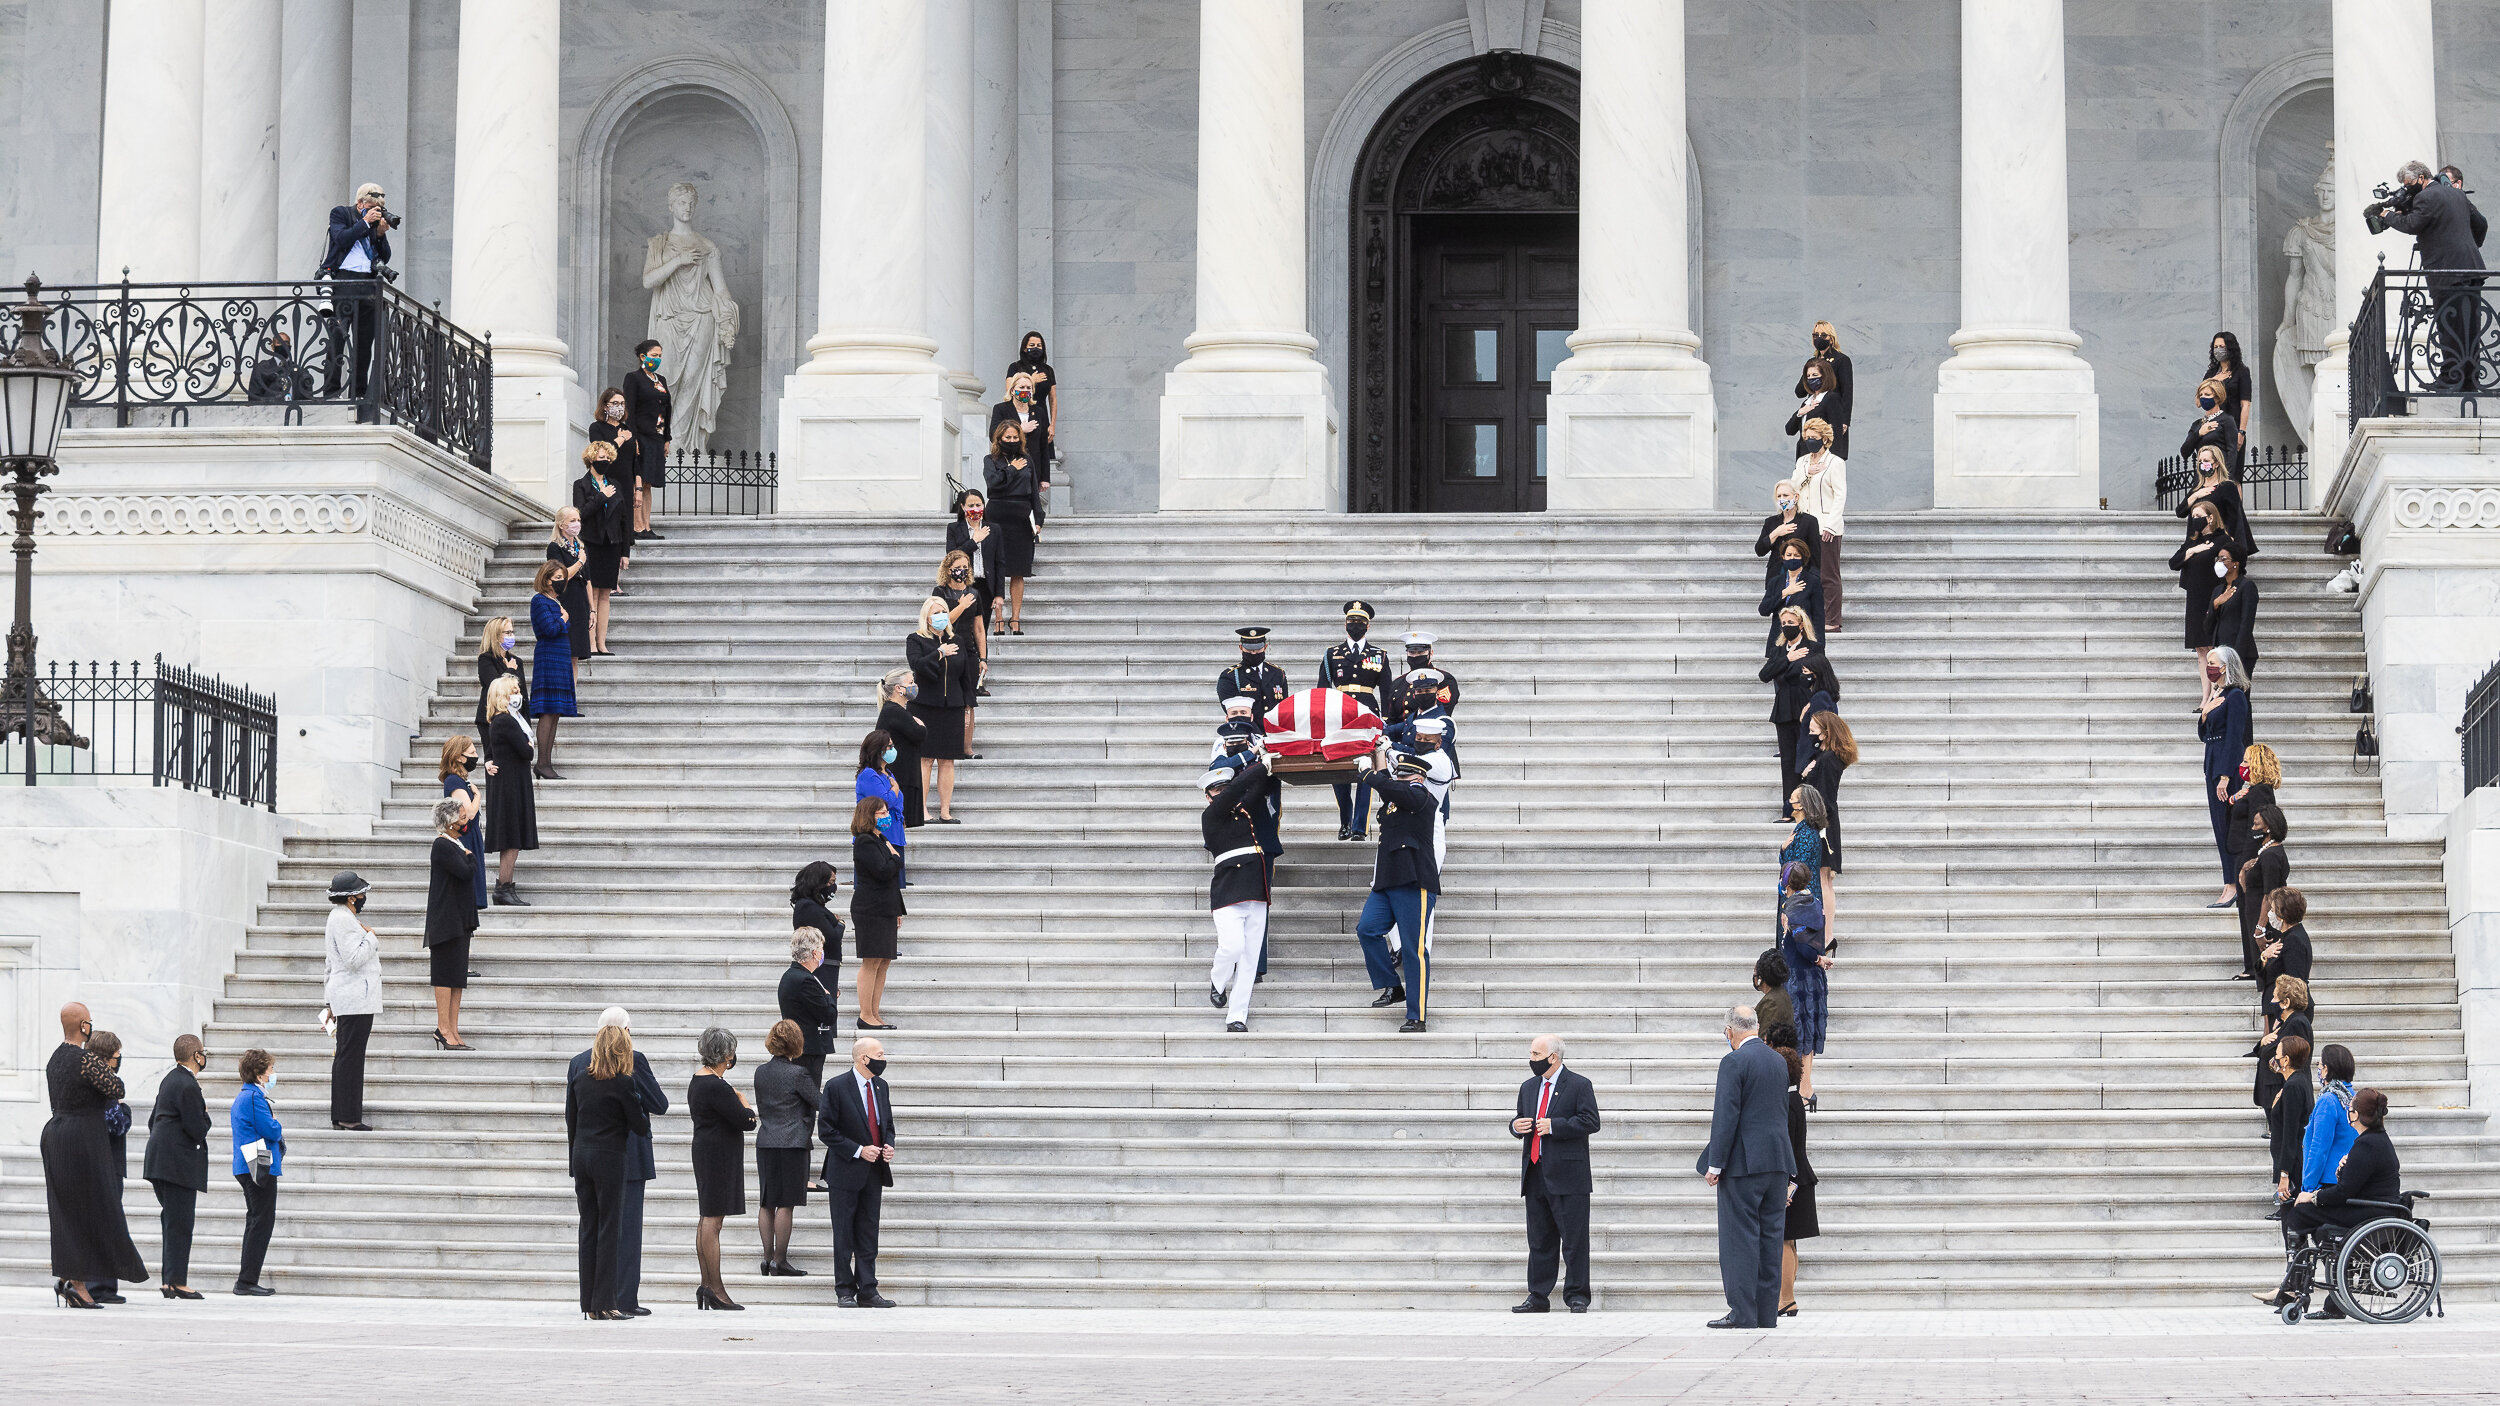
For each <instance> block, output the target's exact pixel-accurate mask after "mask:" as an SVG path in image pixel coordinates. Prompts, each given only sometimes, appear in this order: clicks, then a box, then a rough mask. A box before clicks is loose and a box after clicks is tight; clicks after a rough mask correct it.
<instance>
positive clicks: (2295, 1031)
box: [2248, 976, 2317, 1108]
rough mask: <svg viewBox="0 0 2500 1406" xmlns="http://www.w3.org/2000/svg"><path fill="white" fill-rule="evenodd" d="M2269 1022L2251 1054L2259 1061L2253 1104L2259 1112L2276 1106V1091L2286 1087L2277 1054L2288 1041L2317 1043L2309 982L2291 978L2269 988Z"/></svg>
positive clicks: (2267, 992)
mask: <svg viewBox="0 0 2500 1406" xmlns="http://www.w3.org/2000/svg"><path fill="white" fill-rule="evenodd" d="M2265 1022H2266V1033H2265V1034H2263V1035H2260V1036H2258V1037H2257V1043H2256V1044H2255V1045H2253V1046H2251V1047H2250V1049H2249V1051H2248V1052H2249V1054H2251V1055H2253V1056H2254V1057H2255V1058H2256V1060H2257V1083H2256V1089H2255V1091H2254V1093H2253V1095H2252V1097H2251V1100H2250V1101H2251V1102H2253V1103H2255V1104H2256V1105H2257V1106H2258V1107H2259V1108H2266V1107H2270V1106H2272V1105H2273V1103H2274V1094H2275V1091H2276V1090H2277V1089H2280V1088H2282V1087H2283V1080H2282V1078H2281V1077H2280V1076H2279V1075H2277V1074H2276V1073H2275V1072H2274V1052H2275V1051H2276V1050H2279V1049H2281V1048H2282V1047H2283V1042H2284V1041H2285V1040H2291V1039H2301V1040H2315V1039H2317V1032H2316V1030H2315V1028H2314V1027H2312V1026H2311V1024H2310V1022H2309V982H2308V979H2307V978H2305V977H2297V976H2287V977H2282V978H2279V979H2277V980H2275V981H2272V982H2269V983H2268V984H2267V986H2266V1012H2265Z"/></svg>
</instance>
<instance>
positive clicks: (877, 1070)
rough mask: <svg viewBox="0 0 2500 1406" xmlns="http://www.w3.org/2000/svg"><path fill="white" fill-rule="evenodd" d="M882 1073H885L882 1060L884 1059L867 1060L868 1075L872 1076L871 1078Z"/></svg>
mask: <svg viewBox="0 0 2500 1406" xmlns="http://www.w3.org/2000/svg"><path fill="white" fill-rule="evenodd" d="M883 1073H885V1061H884V1060H881V1059H872V1060H870V1061H868V1077H870V1078H872V1079H873V1078H876V1077H877V1076H879V1075H882V1074H883Z"/></svg>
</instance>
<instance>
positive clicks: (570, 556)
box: [547, 513, 613, 659]
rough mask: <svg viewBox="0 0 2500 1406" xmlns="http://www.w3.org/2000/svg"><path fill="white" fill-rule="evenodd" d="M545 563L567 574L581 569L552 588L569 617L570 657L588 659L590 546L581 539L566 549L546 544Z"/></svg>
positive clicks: (587, 518) (585, 517)
mask: <svg viewBox="0 0 2500 1406" xmlns="http://www.w3.org/2000/svg"><path fill="white" fill-rule="evenodd" d="M589 521H590V519H589V515H588V514H586V513H585V514H584V515H583V518H582V522H583V526H584V528H585V529H587V528H588V526H589ZM547 560H549V561H551V562H554V563H555V564H556V565H558V566H561V567H563V568H564V569H566V570H567V571H572V569H573V568H574V567H575V566H579V567H581V568H582V569H581V570H579V571H574V572H573V574H572V575H571V576H570V577H568V578H566V579H565V581H564V583H563V584H562V585H560V586H558V587H557V588H556V602H557V604H559V605H562V606H563V607H564V613H565V615H566V616H568V617H570V619H571V622H572V626H573V628H572V629H570V630H567V631H566V632H565V633H566V634H567V635H569V636H571V637H572V641H573V657H574V658H575V659H588V658H589V657H590V584H591V582H590V543H589V542H588V541H587V540H584V541H580V542H576V543H574V544H573V545H572V546H570V547H567V546H566V545H565V544H563V543H561V542H549V543H548V544H547ZM611 579H613V578H611Z"/></svg>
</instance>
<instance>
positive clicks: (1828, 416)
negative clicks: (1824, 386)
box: [1790, 322, 1858, 459]
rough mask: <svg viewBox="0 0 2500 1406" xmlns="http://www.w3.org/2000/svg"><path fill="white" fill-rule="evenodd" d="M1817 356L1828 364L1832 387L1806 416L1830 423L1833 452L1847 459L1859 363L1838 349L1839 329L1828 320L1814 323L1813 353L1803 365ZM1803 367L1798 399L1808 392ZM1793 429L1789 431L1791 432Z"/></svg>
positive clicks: (1810, 363)
mask: <svg viewBox="0 0 2500 1406" xmlns="http://www.w3.org/2000/svg"><path fill="white" fill-rule="evenodd" d="M1817 360H1820V361H1821V362H1823V364H1825V365H1826V366H1829V367H1830V368H1831V372H1832V387H1831V393H1830V395H1829V396H1828V397H1826V398H1825V399H1824V401H1823V402H1822V403H1821V404H1820V405H1818V406H1816V407H1815V415H1814V416H1812V417H1808V418H1820V419H1821V420H1822V421H1823V422H1824V423H1825V424H1828V425H1830V426H1831V427H1832V445H1831V450H1832V453H1834V454H1837V455H1839V456H1840V457H1841V458H1843V459H1846V458H1848V457H1849V421H1850V420H1851V419H1852V418H1853V417H1854V415H1855V413H1856V408H1857V399H1858V367H1857V363H1856V362H1853V361H1851V360H1850V359H1849V354H1848V353H1847V352H1844V351H1842V350H1841V349H1840V329H1839V328H1837V327H1834V326H1833V325H1831V324H1830V323H1828V322H1818V323H1816V324H1814V355H1813V356H1812V357H1810V358H1808V359H1807V362H1806V367H1811V366H1812V365H1813V364H1814V362H1815V361H1817ZM1806 367H1800V368H1798V372H1797V391H1796V394H1797V396H1798V398H1799V399H1803V398H1804V397H1805V396H1807V395H1808V394H1810V393H1811V391H1810V388H1809V387H1808V386H1807V385H1806V376H1805V372H1806ZM1795 432H1796V431H1793V430H1792V431H1790V433H1792V434H1793V433H1795Z"/></svg>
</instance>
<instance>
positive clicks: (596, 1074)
mask: <svg viewBox="0 0 2500 1406" xmlns="http://www.w3.org/2000/svg"><path fill="white" fill-rule="evenodd" d="M633 1072H634V1037H633V1036H631V1035H628V1034H626V1033H625V1027H624V1026H622V1025H602V1026H600V1027H599V1033H598V1034H597V1035H596V1036H594V1037H592V1039H591V1042H590V1077H591V1078H593V1079H621V1078H623V1077H625V1076H626V1075H628V1074H631V1073H633Z"/></svg>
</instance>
